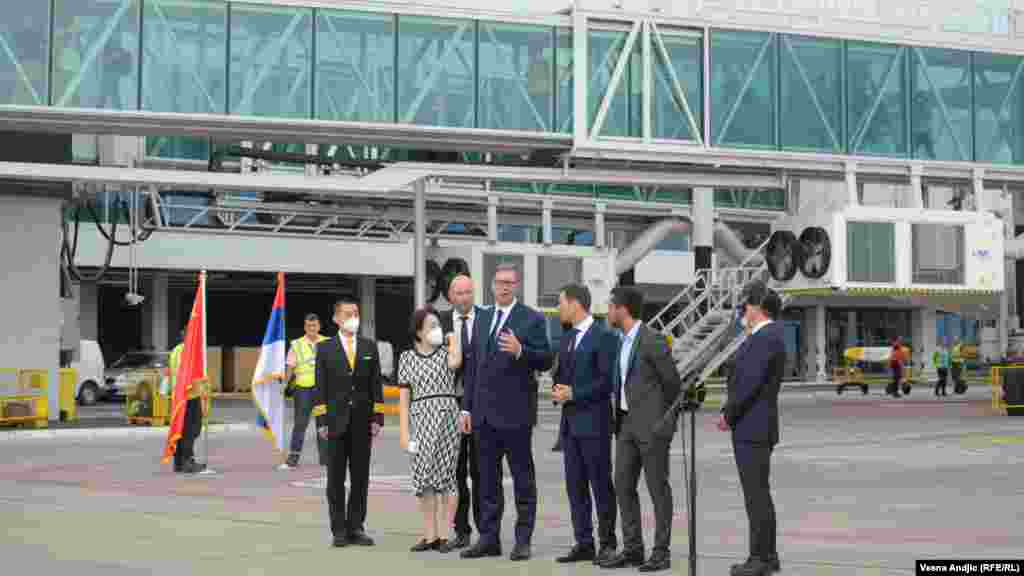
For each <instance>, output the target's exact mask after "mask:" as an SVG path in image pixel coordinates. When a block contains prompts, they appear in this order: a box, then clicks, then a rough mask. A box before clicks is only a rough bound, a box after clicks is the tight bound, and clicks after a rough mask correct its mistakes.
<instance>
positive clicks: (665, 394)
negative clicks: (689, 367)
mask: <svg viewBox="0 0 1024 576" xmlns="http://www.w3.org/2000/svg"><path fill="white" fill-rule="evenodd" d="M620 350H621V343H619V344H618V345H616V347H615V352H614V353H613V354H614V356H613V362H612V366H613V370H616V371H618V370H619V356H620V354H619V351H620ZM612 381H613V382H616V383H618V382H619V379H618V378H617V376H616V375H615V373H614V372H613V373H612ZM624 385H625V387H626V403H627V404H628V407H629V418H627V419H625V421H624V422H623V421H619V422H617V423H616V426H615V428H616V432H617V434H619V435H620V436H623V435H625V436H627V437H632V438H635V439H636V440H637V441H638V442H640V443H647V442H650V441H651V440H652V437H653V436H657V437H658V438H661V439H664V440H671V439H672V436H673V435H674V434H675V424H676V420H675V419H672V420H670V421H668V422H664V423H663V422H662V418H663V417H664V416H665V414H666V413H668V410H669V408H670V407H671V406H672V404H674V403H675V401H676V398H678V397H679V391H680V390H681V389H682V387H683V383H682V381H681V380H680V378H679V371H678V370H676V366H675V362H674V361H673V360H672V352H671V350H670V349H669V346H668V341H667V340H666V339H665V337H664V336H662V335H661V334H658V333H657V332H655V331H654V330H651V329H650V328H648V327H647V326H646V325H644V324H641V325H640V329H639V330H638V331H637V337H636V342H634V343H633V352H632V356H631V360H630V365H629V369H628V371H627V373H626V380H625V383H624ZM613 398H614V402H615V414H616V415H618V414H619V409H620V408H621V407H620V406H619V404H620V387H619V386H616V387H615V390H614V396H613Z"/></svg>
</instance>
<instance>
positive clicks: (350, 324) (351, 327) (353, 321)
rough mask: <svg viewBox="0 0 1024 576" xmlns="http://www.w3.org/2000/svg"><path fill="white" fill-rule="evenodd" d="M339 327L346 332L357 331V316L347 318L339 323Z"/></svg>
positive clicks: (353, 332)
mask: <svg viewBox="0 0 1024 576" xmlns="http://www.w3.org/2000/svg"><path fill="white" fill-rule="evenodd" d="M341 329H342V330H343V331H344V332H345V333H347V334H355V333H356V332H359V318H349V319H348V320H345V323H344V324H342V325H341Z"/></svg>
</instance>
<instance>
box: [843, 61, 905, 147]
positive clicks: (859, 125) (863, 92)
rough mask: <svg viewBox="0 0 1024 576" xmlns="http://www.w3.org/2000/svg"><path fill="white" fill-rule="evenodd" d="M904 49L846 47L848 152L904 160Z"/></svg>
mask: <svg viewBox="0 0 1024 576" xmlns="http://www.w3.org/2000/svg"><path fill="white" fill-rule="evenodd" d="M904 52H905V49H904V48H902V47H898V46H886V45H882V44H870V43H865V42H849V43H847V62H846V84H847V91H848V92H847V105H848V106H849V117H848V121H849V135H850V136H849V148H848V149H849V151H850V152H851V153H852V154H874V155H885V156H906V154H907V135H906V134H907V102H906V89H905V85H906V84H905V82H904V74H905V72H906V71H905V64H904V63H905V53H904Z"/></svg>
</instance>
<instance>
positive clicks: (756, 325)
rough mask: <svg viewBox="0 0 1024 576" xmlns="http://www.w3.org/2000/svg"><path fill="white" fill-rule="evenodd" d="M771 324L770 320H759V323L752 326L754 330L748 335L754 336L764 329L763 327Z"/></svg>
mask: <svg viewBox="0 0 1024 576" xmlns="http://www.w3.org/2000/svg"><path fill="white" fill-rule="evenodd" d="M771 323H772V321H771V320H761V321H760V322H758V323H757V324H755V325H754V329H753V330H751V331H750V335H751V336H753V335H754V334H757V331H758V330H760V329H761V328H764V327H765V326H767V325H769V324H771Z"/></svg>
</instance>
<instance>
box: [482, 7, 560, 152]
mask: <svg viewBox="0 0 1024 576" xmlns="http://www.w3.org/2000/svg"><path fill="white" fill-rule="evenodd" d="M479 27H480V89H479V95H480V100H479V106H480V127H481V128H495V129H504V130H532V131H539V132H554V130H552V126H553V116H554V104H555V89H554V85H555V76H554V74H555V69H554V63H555V49H554V40H555V38H554V31H553V30H552V29H551V28H549V27H546V26H527V25H517V24H497V23H494V22H480V23H479Z"/></svg>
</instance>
